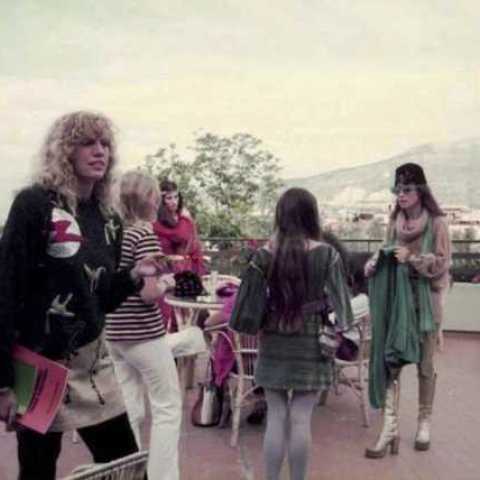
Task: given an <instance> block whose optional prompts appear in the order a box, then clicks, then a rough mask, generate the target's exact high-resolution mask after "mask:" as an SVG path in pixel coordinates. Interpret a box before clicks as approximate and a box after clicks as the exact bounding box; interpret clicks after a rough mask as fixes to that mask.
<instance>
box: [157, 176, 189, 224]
mask: <svg viewBox="0 0 480 480" xmlns="http://www.w3.org/2000/svg"><path fill="white" fill-rule="evenodd" d="M171 192H178V205H177V211H176V212H175V213H176V214H177V215H180V213H181V212H182V208H183V197H182V194H181V193H180V192H179V191H178V186H177V184H176V183H175V182H172V181H171V180H168V179H164V180H162V181H161V182H160V193H161V195H162V200H161V202H160V207H159V209H158V221H159V222H160V223H161V224H162V225H164V226H166V227H169V228H174V227H175V226H176V225H177V220H176V219H175V217H174V215H173V214H172V212H170V210H169V209H168V208H167V207H166V205H165V201H164V196H165V194H167V193H171Z"/></svg>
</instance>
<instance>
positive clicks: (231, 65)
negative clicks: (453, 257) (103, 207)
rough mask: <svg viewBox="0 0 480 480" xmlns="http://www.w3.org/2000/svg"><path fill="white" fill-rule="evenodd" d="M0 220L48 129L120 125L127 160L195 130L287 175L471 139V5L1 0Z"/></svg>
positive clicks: (474, 130) (370, 0)
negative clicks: (61, 120) (77, 122)
mask: <svg viewBox="0 0 480 480" xmlns="http://www.w3.org/2000/svg"><path fill="white" fill-rule="evenodd" d="M0 2H1V3H2V9H1V10H2V15H1V18H0V155H1V158H2V161H3V165H4V169H3V172H2V175H1V181H0V222H1V221H2V220H3V218H4V215H5V209H6V208H7V206H8V204H9V202H10V200H11V192H12V190H13V189H16V188H18V187H19V186H21V185H22V184H23V183H25V182H26V179H28V176H29V175H30V174H31V173H32V171H33V165H34V155H35V153H36V152H37V151H38V147H39V145H40V142H41V140H42V138H43V136H44V134H45V131H46V129H47V128H48V126H49V125H50V124H51V122H52V121H53V120H54V119H55V118H56V117H57V116H59V115H61V114H63V113H65V112H68V111H71V110H76V109H94V110H100V111H103V112H105V113H106V114H108V115H109V116H110V117H111V118H112V119H113V120H114V122H115V123H116V125H117V126H118V128H119V136H120V154H121V161H122V168H128V167H129V166H135V165H138V164H140V163H141V162H142V161H143V158H144V157H145V155H146V154H148V153H153V152H155V151H156V150H157V148H158V147H159V146H161V145H165V144H168V143H170V142H175V143H177V144H178V145H179V146H181V147H182V146H186V145H188V143H189V142H190V140H191V139H192V132H194V131H197V130H199V129H203V130H206V131H212V132H217V133H220V134H232V133H235V132H249V133H252V134H254V135H255V136H257V137H259V138H261V139H262V140H263V141H264V144H265V147H266V148H268V149H270V150H271V151H272V152H273V153H274V154H276V155H277V156H278V157H280V158H281V159H282V166H283V175H284V176H285V177H293V176H309V175H313V174H317V173H320V172H323V171H326V170H332V169H336V168H341V167H348V166H353V165H359V164H363V163H367V162H373V161H377V160H381V159H383V158H385V157H388V156H390V155H395V154H398V153H401V152H402V151H403V150H405V149H407V148H409V147H412V146H415V145H417V144H419V143H424V142H437V141H442V142H443V141H450V140H458V139H461V138H464V137H471V136H478V125H480V59H479V53H478V51H479V45H480V28H479V25H480V2H478V0H456V1H454V2H453V1H451V0H401V1H398V2H392V1H389V0H362V1H358V0H317V1H313V0H310V1H307V0H291V1H287V0H276V1H275V2H273V1H268V2H267V1H262V0H236V1H231V0H196V1H190V2H187V1H179V0H175V1H171V0H137V1H122V0H102V1H98V0H82V1H71V0H64V1H59V0H30V1H28V0H16V1H8V0H0Z"/></svg>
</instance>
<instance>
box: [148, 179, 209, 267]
mask: <svg viewBox="0 0 480 480" xmlns="http://www.w3.org/2000/svg"><path fill="white" fill-rule="evenodd" d="M160 192H161V202H160V206H159V209H158V217H157V221H156V222H155V223H154V225H153V229H154V231H155V234H156V235H157V237H158V239H159V240H160V244H161V246H162V250H163V253H164V254H165V255H178V256H181V257H182V259H179V260H178V262H175V263H174V269H175V270H176V271H179V270H191V271H193V272H195V273H197V274H198V275H203V274H204V273H205V266H204V263H203V255H202V246H201V243H200V240H199V239H198V235H197V228H196V226H195V223H194V222H193V220H192V218H191V216H190V215H189V214H188V212H187V211H186V210H185V208H184V205H183V198H182V194H181V193H180V192H179V191H178V187H177V184H176V183H174V182H172V181H170V180H163V181H162V182H161V183H160ZM175 265H176V266H175Z"/></svg>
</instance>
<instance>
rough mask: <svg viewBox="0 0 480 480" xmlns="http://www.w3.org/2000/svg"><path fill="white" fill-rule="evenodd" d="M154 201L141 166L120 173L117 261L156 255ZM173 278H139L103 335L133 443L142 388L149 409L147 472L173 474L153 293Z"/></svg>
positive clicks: (141, 412) (171, 419)
mask: <svg viewBox="0 0 480 480" xmlns="http://www.w3.org/2000/svg"><path fill="white" fill-rule="evenodd" d="M159 202H160V191H159V188H158V184H157V182H156V180H155V179H154V178H153V177H151V176H149V175H146V174H144V173H142V172H138V171H132V172H128V173H126V174H124V175H123V177H122V179H121V182H120V211H121V213H122V217H123V220H124V222H125V231H124V237H123V241H122V256H121V260H120V267H121V268H123V267H128V266H129V265H134V264H135V263H136V262H137V261H138V260H140V259H142V258H144V257H146V256H152V255H153V256H155V255H159V256H160V255H161V254H162V250H161V247H160V244H159V242H158V239H157V237H156V236H155V234H154V233H153V230H152V221H153V220H155V218H156V214H157V210H158V206H159ZM172 281H173V276H172V275H163V276H161V277H160V279H158V278H157V277H147V278H145V283H144V286H143V288H142V290H141V291H140V292H139V293H138V294H135V295H131V296H129V297H128V298H127V299H126V300H125V301H124V302H123V303H122V304H121V305H120V306H119V307H118V309H117V310H115V312H114V313H112V314H110V315H108V317H107V326H106V337H107V341H108V344H109V348H110V352H111V355H112V358H113V360H114V364H115V372H116V375H117V378H118V380H119V383H120V385H121V387H122V392H123V396H124V399H125V404H126V407H127V412H128V415H129V419H130V422H131V424H132V428H133V431H134V433H135V436H136V439H137V443H138V445H139V447H141V441H140V431H141V426H142V424H143V422H144V418H145V401H144V391H145V388H146V390H147V393H148V396H149V400H150V405H151V413H152V427H151V434H150V455H149V461H148V477H149V478H152V479H156V478H162V479H164V480H178V478H179V471H178V439H179V433H180V423H181V394H180V388H179V382H178V375H177V370H176V367H175V362H174V359H173V355H172V352H171V350H170V348H169V346H168V345H167V342H166V339H165V333H166V331H165V325H164V319H163V316H162V314H161V312H160V309H159V307H158V299H159V297H160V296H161V295H162V294H163V293H164V292H165V290H166V288H168V286H170V285H171V282H172Z"/></svg>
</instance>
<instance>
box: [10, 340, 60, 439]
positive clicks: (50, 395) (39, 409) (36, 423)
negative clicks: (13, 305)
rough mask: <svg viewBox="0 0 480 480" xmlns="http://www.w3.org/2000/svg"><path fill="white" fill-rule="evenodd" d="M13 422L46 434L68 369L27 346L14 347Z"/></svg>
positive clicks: (58, 406)
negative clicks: (14, 410) (15, 413)
mask: <svg viewBox="0 0 480 480" xmlns="http://www.w3.org/2000/svg"><path fill="white" fill-rule="evenodd" d="M13 360H14V369H15V385H14V387H13V390H14V392H15V395H16V397H17V404H18V407H17V419H16V423H18V424H19V425H23V426H24V427H27V428H31V429H32V430H35V431H37V432H39V433H46V432H47V430H48V428H49V427H50V425H51V424H52V422H53V420H54V418H55V415H56V414H57V412H58V409H59V408H60V405H61V404H62V401H63V397H64V395H65V390H66V388H67V376H68V369H67V368H66V367H64V366H63V365H61V364H59V363H57V362H54V361H53V360H50V359H48V358H45V357H43V356H41V355H39V354H38V353H35V352H33V351H31V350H29V349H28V348H25V347H22V346H20V345H15V347H14V349H13Z"/></svg>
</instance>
